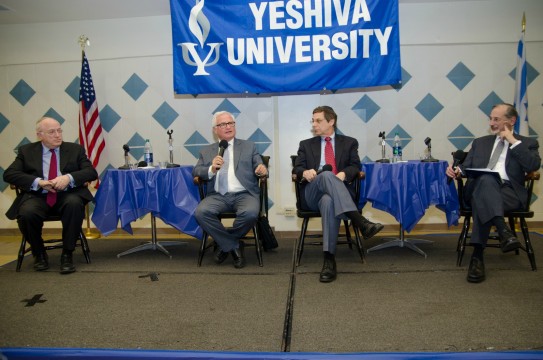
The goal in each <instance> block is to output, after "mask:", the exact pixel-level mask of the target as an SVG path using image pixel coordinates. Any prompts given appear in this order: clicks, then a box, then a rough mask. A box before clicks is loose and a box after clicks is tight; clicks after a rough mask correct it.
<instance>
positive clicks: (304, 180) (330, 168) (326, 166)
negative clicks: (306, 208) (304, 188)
mask: <svg viewBox="0 0 543 360" xmlns="http://www.w3.org/2000/svg"><path fill="white" fill-rule="evenodd" d="M325 171H332V165H330V164H324V165H323V167H322V169H320V170H318V171H317V175H319V174H320V173H322V172H325ZM304 182H307V179H306V178H304V177H302V180H300V184H303V183H304Z"/></svg>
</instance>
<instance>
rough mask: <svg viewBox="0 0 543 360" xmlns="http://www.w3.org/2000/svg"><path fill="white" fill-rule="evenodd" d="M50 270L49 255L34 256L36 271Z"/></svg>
mask: <svg viewBox="0 0 543 360" xmlns="http://www.w3.org/2000/svg"><path fill="white" fill-rule="evenodd" d="M47 269H49V259H48V256H47V253H45V252H43V253H39V254H37V255H35V256H34V270H36V271H45V270H47Z"/></svg>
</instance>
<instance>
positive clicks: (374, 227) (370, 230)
mask: <svg viewBox="0 0 543 360" xmlns="http://www.w3.org/2000/svg"><path fill="white" fill-rule="evenodd" d="M383 228H384V226H383V225H382V224H379V223H372V222H371V221H367V222H366V223H364V227H363V228H362V236H363V237H364V239H366V240H368V239H370V238H372V237H374V236H375V235H376V234H377V233H378V232H379V231H381V230H383Z"/></svg>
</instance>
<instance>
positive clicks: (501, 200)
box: [447, 104, 541, 283]
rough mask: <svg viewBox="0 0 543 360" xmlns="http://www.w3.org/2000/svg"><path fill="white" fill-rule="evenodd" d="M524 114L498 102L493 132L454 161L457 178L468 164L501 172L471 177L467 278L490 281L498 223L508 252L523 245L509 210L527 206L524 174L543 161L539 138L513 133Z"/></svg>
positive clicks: (467, 196)
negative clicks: (487, 254)
mask: <svg viewBox="0 0 543 360" xmlns="http://www.w3.org/2000/svg"><path fill="white" fill-rule="evenodd" d="M517 118H518V114H517V111H516V110H515V107H514V106H513V105H511V104H497V105H494V107H493V108H492V111H491V113H490V117H489V125H490V132H491V133H492V134H491V135H487V136H483V137H480V138H477V139H475V140H473V143H472V144H471V149H470V150H469V152H468V155H467V157H466V159H465V160H464V162H463V163H462V164H461V165H460V166H458V167H457V168H456V169H453V168H452V165H449V167H448V168H447V176H449V177H451V178H454V177H456V176H457V174H460V172H462V169H467V168H490V169H493V170H495V171H497V172H498V173H499V174H500V177H501V180H500V179H497V178H496V177H495V176H492V175H488V174H485V175H480V176H478V177H476V178H468V181H467V182H466V186H465V190H464V200H466V202H467V203H468V204H469V205H470V206H471V208H472V212H473V228H472V233H471V244H472V245H473V255H472V257H471V261H470V265H469V269H468V276H467V280H468V281H469V282H473V283H479V282H482V281H484V280H485V278H486V273H485V266H484V260H483V251H484V249H485V246H486V243H487V240H488V237H489V235H490V229H491V228H492V226H495V227H496V229H497V230H498V234H499V236H500V246H501V250H502V252H509V251H513V250H516V249H518V248H519V247H520V242H519V241H518V239H517V238H516V237H515V236H514V235H513V233H512V231H511V229H509V227H508V226H507V225H506V223H505V220H504V218H503V214H504V212H506V211H509V210H516V209H522V208H524V207H525V206H526V205H527V204H526V197H527V192H526V191H527V190H526V188H525V187H524V177H525V175H526V173H528V172H530V171H535V170H538V169H539V167H540V166H541V158H540V156H539V151H538V148H539V144H538V142H537V140H535V139H532V138H528V137H525V136H521V135H518V134H514V133H513V126H514V125H515V122H516V121H517Z"/></svg>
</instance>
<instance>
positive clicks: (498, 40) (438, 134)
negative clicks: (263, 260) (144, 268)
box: [0, 0, 543, 230]
mask: <svg viewBox="0 0 543 360" xmlns="http://www.w3.org/2000/svg"><path fill="white" fill-rule="evenodd" d="M523 12H526V19H527V32H526V40H527V53H528V55H527V56H528V62H529V63H530V64H531V65H532V66H533V67H534V68H535V69H536V70H537V71H538V72H539V73H540V74H543V22H542V21H541V19H542V18H543V1H540V0H518V1H509V0H488V1H450V2H449V1H434V2H426V1H404V2H401V1H400V37H401V45H402V48H401V51H402V53H401V55H402V67H403V68H404V69H405V70H406V71H407V72H409V74H410V75H411V80H410V81H409V82H408V83H407V84H405V86H404V87H403V88H402V89H401V90H400V91H396V90H393V89H388V88H380V89H364V90H362V91H356V92H349V91H344V92H341V93H336V94H330V93H327V94H320V95H319V94H311V95H305V94H304V95H292V96H280V97H271V98H259V97H255V96H250V97H243V96H240V97H234V98H229V99H228V101H230V102H231V103H232V104H234V106H236V107H237V108H238V109H240V110H242V115H241V118H239V119H238V124H243V126H239V128H238V135H239V136H240V137H247V136H249V135H250V134H251V133H252V132H253V131H254V130H255V129H256V128H260V129H261V130H262V131H264V132H265V133H266V135H267V136H268V137H269V138H270V139H272V141H273V142H272V145H271V146H270V147H269V148H268V149H267V150H266V153H265V154H266V155H270V156H271V159H272V167H271V169H270V170H271V174H272V178H271V184H270V188H271V189H270V191H271V193H270V195H271V197H272V200H273V202H274V206H273V208H272V211H271V222H272V224H273V225H274V226H275V227H276V228H277V229H279V230H297V229H299V222H298V221H297V220H296V219H295V218H287V217H285V216H283V215H281V214H279V212H280V210H281V209H282V208H283V207H292V206H294V204H295V199H294V191H293V188H292V184H291V183H290V169H291V166H290V155H291V154H295V153H296V149H297V144H298V142H299V141H300V140H302V139H305V138H307V137H309V136H311V133H310V132H309V129H310V126H309V119H310V117H311V111H312V109H313V108H314V107H315V106H317V105H320V104H327V105H331V106H333V107H334V108H335V109H336V111H337V112H338V115H339V121H338V123H339V126H340V129H341V130H342V131H343V132H344V133H348V134H349V135H352V136H355V137H356V138H357V139H358V140H359V142H360V155H361V158H363V157H364V156H368V157H370V158H372V159H377V158H379V157H380V148H379V147H378V146H377V134H378V132H379V131H382V130H385V131H388V130H389V129H392V128H393V127H394V126H396V125H400V126H401V127H402V128H404V129H405V130H406V131H408V132H409V133H410V135H411V136H412V137H413V141H412V142H410V143H409V145H408V146H407V147H406V148H405V150H404V154H406V156H407V157H408V158H411V159H415V158H418V155H419V154H420V153H421V152H422V151H423V150H424V144H423V139H424V138H425V137H427V136H430V137H431V138H432V144H433V148H432V151H433V155H434V157H436V158H439V159H446V160H448V159H449V158H450V153H451V151H454V150H455V148H454V146H453V145H452V144H451V143H450V142H449V141H448V140H447V136H448V135H449V134H450V132H451V131H452V130H453V129H455V128H456V127H457V126H458V125H459V124H464V125H465V126H466V127H467V128H468V129H469V130H470V131H471V132H472V133H473V134H474V135H476V136H480V135H483V134H485V133H486V128H487V122H486V117H485V114H483V113H482V112H481V111H480V110H479V109H478V106H479V104H480V102H481V101H482V99H484V97H486V96H487V95H488V94H489V93H490V92H491V91H494V92H496V94H498V96H500V97H501V98H502V99H503V100H505V101H508V102H512V101H513V87H514V81H513V80H512V79H511V78H510V77H509V76H508V73H509V72H510V71H511V70H512V69H514V68H515V66H516V58H515V54H516V44H517V42H518V39H519V36H520V29H521V26H520V25H521V19H522V13H523ZM81 34H85V35H87V36H88V37H89V38H90V40H91V46H90V47H89V48H87V57H88V58H89V61H90V64H91V69H92V74H93V77H94V82H95V88H96V92H97V95H98V103H99V105H100V108H102V107H104V106H105V105H106V104H107V105H109V106H112V107H113V108H114V109H115V110H116V111H117V112H118V113H119V114H120V115H121V117H122V119H121V121H120V122H119V125H118V126H117V127H115V128H114V129H113V131H112V132H111V133H110V134H107V137H106V142H107V144H108V152H107V155H106V156H107V160H108V162H109V163H110V164H111V165H113V166H118V165H119V164H121V163H122V161H123V158H122V151H120V147H121V146H122V144H123V143H125V142H126V140H127V139H128V138H130V136H131V135H132V134H133V133H134V132H141V133H144V134H146V135H148V136H149V137H150V138H151V139H152V141H153V145H154V148H155V154H156V155H155V157H157V159H158V158H164V159H166V158H167V147H166V146H165V144H164V140H165V135H164V132H165V131H164V129H162V128H160V127H157V126H156V124H154V123H153V121H152V120H150V116H151V115H152V113H153V111H154V110H155V109H156V106H158V105H159V104H160V103H161V102H164V101H165V102H167V103H168V104H169V105H170V106H172V107H173V108H174V109H175V110H176V111H177V112H178V113H179V114H180V117H179V118H178V119H176V121H175V122H174V123H173V124H172V128H173V129H174V141H175V144H176V148H175V149H176V155H175V156H176V159H175V160H176V162H180V163H182V164H194V163H195V161H196V159H195V158H194V157H193V156H192V155H191V154H190V153H189V152H188V151H186V149H185V148H184V147H183V146H182V144H183V143H184V142H185V141H186V139H187V137H188V136H190V134H192V133H193V132H194V131H199V132H201V133H202V134H203V135H204V136H205V137H206V139H208V140H209V141H211V140H212V138H211V131H210V128H209V119H210V116H211V115H210V114H211V111H212V110H213V109H215V108H216V107H217V106H219V105H220V103H221V102H222V101H223V100H224V99H223V98H213V97H205V98H196V99H194V98H188V97H185V98H179V97H177V98H176V97H175V96H174V95H173V81H172V65H171V26H170V18H169V17H164V16H156V17H146V18H132V19H115V20H101V21H80V22H63V23H46V24H30V25H4V26H0V79H2V80H0V113H1V114H2V115H3V116H5V117H6V118H8V119H9V120H10V125H9V126H7V127H6V128H5V129H4V130H3V131H2V132H1V133H0V149H1V152H2V154H3V155H2V157H1V159H0V167H1V169H5V168H6V167H7V166H9V164H10V163H11V161H12V160H13V156H14V155H13V151H12V149H13V148H14V146H16V145H17V144H18V143H19V142H20V141H21V139H22V138H23V137H25V136H26V137H27V138H28V139H30V140H34V139H35V136H34V131H33V125H34V123H35V121H36V119H37V118H39V117H40V116H41V115H43V114H44V113H45V112H46V111H47V110H48V109H49V108H50V107H54V109H55V110H56V111H58V112H59V113H60V114H61V115H62V116H63V117H64V118H65V119H66V120H67V121H66V123H65V124H64V125H63V127H64V128H65V130H66V140H70V139H71V140H74V139H76V138H77V123H76V120H75V119H77V105H76V104H75V103H74V102H73V101H72V100H71V99H66V95H65V94H64V93H63V91H64V88H65V86H66V84H67V83H69V82H70V81H71V80H72V79H73V78H74V77H76V76H79V71H80V51H79V50H80V49H79V44H78V43H77V39H78V38H79V35H81ZM460 61H461V62H463V63H464V64H465V65H466V66H467V67H468V68H470V70H471V71H472V72H474V73H475V75H476V76H475V78H474V79H473V80H472V82H470V83H469V84H468V86H466V88H464V89H463V90H462V91H459V90H458V89H457V88H456V87H454V86H452V85H451V83H450V82H449V81H448V80H447V79H446V75H447V73H448V72H449V71H450V70H451V69H452V68H453V67H454V66H455V65H456V64H457V63H458V62H460ZM133 73H137V74H138V75H139V76H142V77H143V78H144V80H145V81H146V82H147V83H148V85H149V90H148V91H146V93H145V94H144V95H143V96H145V99H143V100H142V101H138V102H134V100H133V99H131V98H130V97H128V96H127V95H126V93H124V91H122V85H123V84H124V82H126V80H127V79H128V78H129V77H130V76H131V75H132V74H133ZM20 78H25V79H31V81H32V86H33V87H34V88H35V90H37V94H36V96H35V97H34V98H33V99H32V100H31V102H29V104H28V105H27V106H25V107H22V106H20V104H19V103H18V102H16V101H14V100H13V99H12V97H11V96H10V94H9V92H10V91H11V89H12V88H13V86H14V85H15V83H17V81H18V80H19V79H20ZM427 93H431V94H432V95H434V96H435V97H436V98H437V99H438V100H439V101H440V102H441V103H442V104H443V105H444V109H443V110H442V111H441V112H440V113H439V114H438V115H437V116H436V118H435V119H433V120H432V121H431V122H428V121H427V120H426V119H424V118H422V116H421V115H420V114H419V113H418V112H417V111H416V110H415V109H414V107H415V106H416V104H417V103H418V102H419V101H420V100H421V99H422V98H423V97H424V96H425V95H426V94H427ZM528 93H529V104H530V108H529V117H530V126H531V127H532V129H533V130H534V131H535V132H536V133H537V134H541V133H543V122H542V121H541V119H542V118H543V109H542V104H543V99H542V94H543V76H542V75H540V76H538V77H537V78H536V79H535V81H534V82H532V83H531V84H530V87H529V89H528ZM143 96H142V97H143ZM363 96H369V97H370V98H371V99H372V100H373V101H374V102H376V103H377V104H378V105H379V106H380V108H381V110H380V111H379V112H378V113H377V114H376V116H375V117H374V118H372V119H371V121H369V122H368V123H364V122H363V121H361V120H360V119H359V118H358V117H357V116H356V114H355V113H354V112H353V111H351V108H352V107H353V105H354V104H355V103H356V102H357V101H358V100H359V99H360V98H361V97H363ZM99 170H100V169H99ZM540 189H541V185H539V184H538V185H537V189H536V194H537V196H539V197H540ZM13 197H14V195H13V193H12V191H10V190H9V189H6V190H4V191H3V192H2V193H1V194H0V212H1V213H4V212H5V210H6V209H7V208H8V207H9V204H10V203H11V201H12V200H13ZM534 209H535V211H536V218H535V220H538V221H541V220H543V200H538V201H536V203H535V205H534ZM365 213H366V215H367V216H369V217H370V218H371V219H373V220H378V221H381V222H384V223H388V224H394V223H395V220H394V219H393V218H392V217H391V216H390V215H388V214H386V213H383V212H380V211H378V210H374V209H372V208H371V207H370V206H369V205H368V206H366V209H365ZM421 223H443V224H444V223H445V217H444V215H443V213H441V212H440V211H438V210H435V209H430V211H429V212H428V213H427V215H426V216H425V217H424V218H423V219H422V221H421ZM134 226H136V227H137V226H149V222H148V220H147V219H145V220H143V221H141V222H138V224H135V225H134ZM13 227H16V224H15V222H13V221H9V220H7V219H5V218H4V217H2V216H0V228H13Z"/></svg>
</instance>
